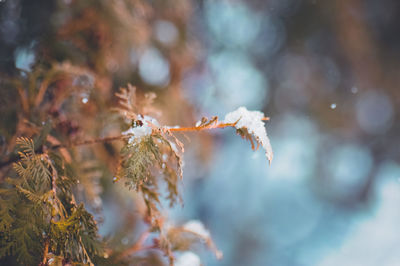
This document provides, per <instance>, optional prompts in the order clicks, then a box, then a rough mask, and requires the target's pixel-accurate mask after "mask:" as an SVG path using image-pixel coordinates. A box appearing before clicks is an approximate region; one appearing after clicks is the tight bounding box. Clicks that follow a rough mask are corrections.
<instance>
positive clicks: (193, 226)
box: [183, 220, 210, 239]
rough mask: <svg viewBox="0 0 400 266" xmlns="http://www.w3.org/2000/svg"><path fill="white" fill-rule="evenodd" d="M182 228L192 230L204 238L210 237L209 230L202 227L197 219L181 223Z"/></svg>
mask: <svg viewBox="0 0 400 266" xmlns="http://www.w3.org/2000/svg"><path fill="white" fill-rule="evenodd" d="M183 229H185V230H186V231H190V232H193V233H195V234H197V235H199V236H201V237H202V238H204V239H207V238H210V232H209V231H208V230H207V229H206V228H205V227H204V224H203V223H202V222H201V221H199V220H191V221H188V222H187V223H185V224H184V225H183Z"/></svg>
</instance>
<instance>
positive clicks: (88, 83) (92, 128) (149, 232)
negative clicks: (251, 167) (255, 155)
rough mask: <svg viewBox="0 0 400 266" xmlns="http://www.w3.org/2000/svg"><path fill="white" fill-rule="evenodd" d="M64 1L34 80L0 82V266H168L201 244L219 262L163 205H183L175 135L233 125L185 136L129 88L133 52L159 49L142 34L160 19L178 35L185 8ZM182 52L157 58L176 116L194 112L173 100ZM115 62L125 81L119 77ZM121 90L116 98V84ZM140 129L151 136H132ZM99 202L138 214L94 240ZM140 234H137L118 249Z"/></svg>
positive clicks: (185, 53) (147, 96) (16, 77)
mask: <svg viewBox="0 0 400 266" xmlns="http://www.w3.org/2000/svg"><path fill="white" fill-rule="evenodd" d="M60 2H62V1H60ZM65 2H67V1H65ZM71 2H72V4H71V6H68V5H69V4H66V3H58V7H57V10H58V11H57V12H59V13H56V15H55V18H58V19H59V18H62V23H61V22H58V23H59V24H57V23H56V22H53V23H55V24H56V25H55V26H54V27H55V29H54V31H55V32H51V33H50V35H49V36H51V37H50V38H48V39H45V40H39V45H38V47H37V50H36V51H37V55H40V58H39V59H38V60H37V62H36V63H35V65H33V66H32V69H31V70H29V71H27V70H21V69H15V70H14V71H11V72H12V74H11V75H5V74H4V73H2V74H1V75H0V85H1V90H0V112H1V115H2V119H1V120H0V265H132V264H133V265H152V266H153V265H154V266H155V265H165V264H169V265H173V263H174V252H176V251H185V250H191V249H194V248H196V247H197V246H198V245H199V244H206V246H207V247H208V248H210V249H211V250H212V251H214V252H215V255H216V256H217V257H218V258H219V257H221V254H220V252H219V251H218V250H217V248H216V247H215V245H214V243H213V241H212V240H211V238H210V237H209V236H208V235H206V236H204V235H201V234H198V233H197V232H194V231H191V230H187V229H185V228H184V227H183V226H181V225H173V224H171V223H170V222H169V221H168V219H167V217H166V215H165V206H163V201H164V200H166V202H167V204H168V205H169V206H174V205H176V204H177V203H181V202H182V200H181V196H180V191H179V183H180V180H181V179H182V176H183V173H182V166H183V160H182V156H183V152H184V147H183V143H182V142H181V140H180V139H179V138H181V136H182V135H180V133H185V132H189V131H202V130H211V129H216V128H225V127H235V123H224V122H223V121H218V117H213V118H211V119H207V118H203V119H202V121H201V122H200V123H199V124H197V125H196V126H192V127H167V126H161V125H159V124H158V122H157V120H155V119H153V118H152V117H157V118H158V117H159V116H160V114H161V113H162V114H163V116H169V118H170V117H172V116H174V114H173V112H171V110H167V109H165V108H164V109H162V111H163V112H160V111H159V110H158V109H157V108H155V106H154V101H155V93H153V92H150V91H151V90H152V89H154V88H153V87H151V86H147V85H146V84H144V83H143V82H142V83H141V82H140V79H138V78H132V77H136V76H137V73H135V72H134V73H131V72H128V69H131V66H130V64H127V63H126V60H127V58H129V51H130V49H131V48H132V46H133V47H134V48H137V50H143V47H146V46H155V45H154V40H152V39H151V38H150V34H149V31H150V30H151V27H152V25H153V23H154V21H155V20H157V19H160V18H162V19H166V18H167V19H169V20H170V21H173V22H174V23H175V24H176V25H177V26H178V27H179V30H180V31H182V32H183V31H184V29H185V28H186V22H187V21H186V20H187V18H188V17H189V16H190V6H189V5H188V4H187V2H186V1H180V0H178V1H176V0H175V1H167V2H169V4H171V6H170V7H168V8H166V5H165V4H164V3H162V4H161V2H158V4H157V5H154V6H153V5H151V4H150V3H148V2H146V1H141V0H139V1H137V0H135V1H131V0H122V1H101V2H98V1H87V2H85V3H83V2H79V1H71ZM99 3H100V4H99ZM127 10H130V11H131V12H127ZM52 21H57V19H54V20H52ZM115 29H118V30H115ZM126 32H129V33H130V34H126ZM181 35H182V36H183V37H184V36H186V34H181ZM124 38H125V39H124ZM188 44H190V41H189V40H183V41H182V42H177V44H176V45H175V46H171V47H164V48H160V50H161V51H162V53H163V54H164V55H165V56H166V58H167V59H168V60H169V62H170V64H171V80H170V87H169V88H167V89H166V90H165V93H162V94H164V95H162V96H163V97H164V98H163V100H164V101H165V99H167V102H168V104H169V105H171V106H179V107H180V110H179V112H180V113H181V112H182V110H183V111H184V112H185V113H190V107H189V106H188V104H187V103H185V101H183V100H182V99H181V97H180V95H179V89H178V88H179V79H180V77H181V76H182V73H183V71H184V70H185V69H186V68H187V67H188V66H189V65H190V62H191V61H193V55H192V54H191V52H190V50H189V49H188V47H191V45H188ZM156 46H157V47H158V46H160V44H159V43H157V45H156ZM177 51H178V52H177ZM110 62H111V63H110ZM116 62H117V63H119V67H120V68H121V70H122V71H121V72H124V71H126V72H128V74H127V75H126V76H123V75H122V74H121V75H122V77H118V73H115V72H114V68H113V66H115V63H116ZM113 64H114V65H113ZM110 66H111V67H110ZM116 76H117V77H116ZM131 79H134V81H135V84H139V85H140V87H141V88H142V90H139V91H137V90H136V89H135V87H133V86H132V85H130V84H129V83H128V81H130V80H131ZM121 80H122V81H121ZM125 83H128V85H127V87H126V88H121V89H120V90H119V91H116V89H115V88H116V87H118V85H115V84H125ZM114 94H115V97H114ZM83 99H85V102H83V101H82V100H83ZM116 102H117V104H116ZM110 106H114V108H112V109H111V110H110V108H109V107H110ZM115 111H116V112H117V113H118V114H119V115H116V112H115ZM168 112H169V113H168ZM167 120H168V119H167ZM190 121H192V120H190ZM127 129H128V131H125V132H127V133H121V132H123V131H124V130H127ZM141 130H142V131H143V132H146V133H145V134H142V135H140V134H139V135H135V134H134V132H140V131H141ZM243 130H245V129H243ZM243 132H247V131H243ZM238 133H239V134H241V131H238ZM241 135H242V136H245V135H246V136H245V137H246V139H248V140H250V141H252V140H253V138H252V137H251V136H250V135H251V134H250V133H248V132H247V133H246V134H241ZM254 141H256V142H257V139H255V140H254ZM253 148H255V147H253ZM113 183H114V184H113ZM119 184H123V185H124V186H125V187H126V188H128V189H129V190H130V191H129V192H130V193H129V194H126V193H125V192H124V191H125V190H124V188H122V187H121V186H119ZM103 192H104V193H103ZM102 194H107V195H108V196H110V195H111V197H115V198H117V199H118V200H119V202H122V201H123V200H124V201H125V202H131V203H133V204H132V205H135V211H136V212H134V214H133V215H132V214H131V213H130V211H131V210H132V209H126V210H125V209H124V208H127V205H129V204H126V205H124V206H123V207H122V209H123V214H122V215H123V217H122V218H121V219H122V220H124V222H125V223H124V224H123V225H122V226H121V228H115V231H114V232H115V233H114V234H111V235H108V236H100V235H99V231H98V226H97V222H96V219H95V218H94V216H93V215H97V217H98V216H100V218H97V219H98V220H99V221H101V202H102V196H103V195H102ZM121 198H123V200H121ZM125 220H126V221H125ZM139 223H141V224H144V226H141V227H140V230H141V231H140V232H136V231H135V237H134V239H131V240H130V241H128V243H125V242H124V241H123V240H124V239H125V235H128V234H129V233H132V229H131V227H135V226H136V224H139ZM143 227H144V228H143ZM130 235H132V234H130Z"/></svg>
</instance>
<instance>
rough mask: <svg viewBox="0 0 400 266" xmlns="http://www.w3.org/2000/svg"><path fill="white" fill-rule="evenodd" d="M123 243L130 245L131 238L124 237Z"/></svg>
mask: <svg viewBox="0 0 400 266" xmlns="http://www.w3.org/2000/svg"><path fill="white" fill-rule="evenodd" d="M121 243H122V244H124V245H128V243H129V239H128V238H127V237H124V238H122V239H121Z"/></svg>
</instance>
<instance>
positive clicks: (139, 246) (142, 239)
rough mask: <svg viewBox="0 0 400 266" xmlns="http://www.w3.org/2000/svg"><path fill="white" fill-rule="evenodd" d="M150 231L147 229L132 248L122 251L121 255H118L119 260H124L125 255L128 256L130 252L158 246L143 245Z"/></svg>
mask: <svg viewBox="0 0 400 266" xmlns="http://www.w3.org/2000/svg"><path fill="white" fill-rule="evenodd" d="M149 235H150V232H149V231H145V232H143V233H142V234H141V235H140V237H139V239H138V241H136V242H135V243H134V244H133V245H132V246H131V247H130V248H128V249H126V250H125V251H124V252H122V253H121V255H119V256H118V259H117V261H120V260H122V259H123V258H125V257H128V256H129V255H130V254H132V253H135V252H138V251H142V250H147V249H153V248H156V246H154V245H153V246H143V243H144V242H145V241H146V239H147V238H148V237H149Z"/></svg>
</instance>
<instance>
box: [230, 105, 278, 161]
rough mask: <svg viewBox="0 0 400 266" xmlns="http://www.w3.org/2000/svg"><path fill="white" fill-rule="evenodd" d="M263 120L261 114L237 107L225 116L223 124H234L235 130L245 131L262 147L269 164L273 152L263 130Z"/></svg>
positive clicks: (265, 131)
mask: <svg viewBox="0 0 400 266" xmlns="http://www.w3.org/2000/svg"><path fill="white" fill-rule="evenodd" d="M264 118H265V116H264V114H263V113H262V112H259V111H249V110H247V108H246V107H239V108H238V109H236V110H235V111H233V112H230V113H228V114H227V115H226V116H225V119H224V123H235V128H236V129H238V130H241V129H245V130H247V131H248V133H250V134H251V135H253V136H254V137H255V139H256V141H257V142H258V143H260V144H261V145H262V147H263V148H264V150H265V154H266V156H267V158H268V161H270V162H271V160H272V157H273V152H272V147H271V143H270V142H269V138H268V136H267V130H266V129H265V123H264V121H263V119H264Z"/></svg>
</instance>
